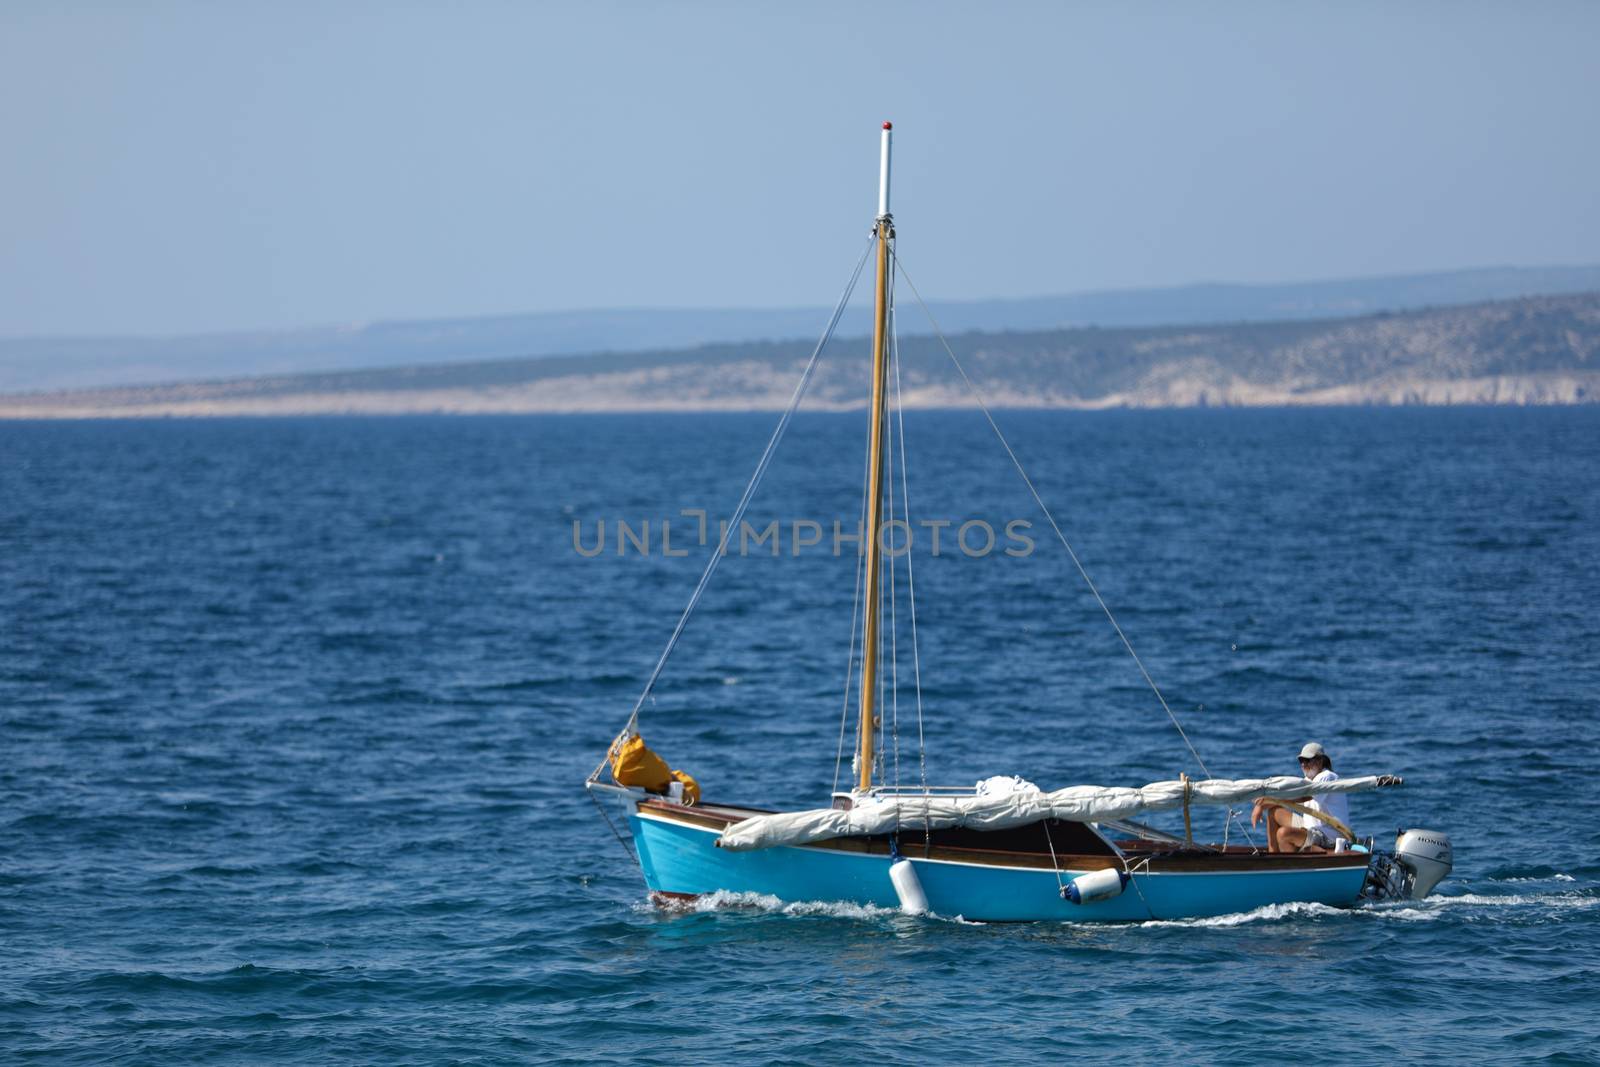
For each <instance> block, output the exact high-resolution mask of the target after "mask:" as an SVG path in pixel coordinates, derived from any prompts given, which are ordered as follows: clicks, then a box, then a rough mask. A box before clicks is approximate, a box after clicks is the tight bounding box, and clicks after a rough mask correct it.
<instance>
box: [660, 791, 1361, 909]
mask: <svg viewBox="0 0 1600 1067" xmlns="http://www.w3.org/2000/svg"><path fill="white" fill-rule="evenodd" d="M629 823H630V827H631V829H632V831H633V839H634V843H635V845H636V846H637V848H638V853H639V863H640V866H641V867H642V868H643V871H644V878H645V884H646V885H647V886H648V887H649V888H650V891H651V892H652V893H653V894H664V895H670V896H682V897H694V896H703V895H707V894H711V893H715V892H718V891H722V892H729V893H757V894H764V895H768V896H772V897H776V898H777V899H779V900H782V901H788V902H801V901H843V902H849V903H854V904H867V905H876V906H879V907H885V908H895V907H898V906H899V904H900V900H899V897H898V896H897V895H896V893H895V890H894V885H893V884H892V883H891V881H890V879H889V862H890V861H889V859H888V857H886V856H884V855H881V854H871V853H866V852H859V851H847V850H842V849H839V848H830V847H827V846H826V845H806V846H780V847H776V848H765V849H756V850H752V851H747V852H734V851H730V850H725V849H720V848H717V847H716V844H715V842H716V840H717V837H718V831H717V830H715V829H711V828H707V827H702V826H695V825H689V824H685V823H683V822H679V821H675V820H672V819H667V818H662V817H660V816H657V815H653V814H650V813H649V812H647V811H646V812H640V811H635V812H634V813H633V814H632V815H631V816H630V817H629ZM907 858H909V859H910V860H911V861H912V864H913V866H914V868H915V870H916V873H917V876H918V878H919V880H920V881H921V883H922V887H923V890H924V892H925V893H926V894H927V898H928V904H929V906H930V908H931V909H932V910H933V912H934V913H935V914H938V915H943V916H948V917H957V916H959V917H962V918H966V919H972V920H980V921H984V922H1030V921H1041V920H1060V921H1076V922H1141V921H1145V920H1149V919H1188V918H1203V917H1208V916H1215V915H1227V914H1230V913H1234V912H1242V911H1250V910H1252V909H1255V908H1259V907H1263V906H1266V905H1269V904H1285V903H1293V902H1304V903H1318V904H1327V905H1332V906H1335V907H1348V906H1351V905H1353V904H1355V902H1356V901H1357V900H1358V899H1359V897H1360V894H1361V887H1362V883H1363V882H1364V881H1365V878H1366V867H1365V865H1364V864H1363V865H1351V863H1350V862H1349V859H1348V858H1345V857H1340V859H1339V860H1337V861H1335V860H1332V859H1331V858H1330V861H1329V863H1330V865H1329V866H1326V867H1304V866H1301V867H1297V868H1295V869H1284V870H1260V869H1250V870H1237V871H1229V870H1209V871H1161V870H1153V871H1145V872H1141V873H1135V874H1134V875H1133V878H1132V880H1131V881H1130V883H1129V885H1128V887H1127V889H1126V890H1125V891H1124V892H1122V893H1121V894H1120V895H1119V896H1115V897H1112V898H1110V899H1108V900H1100V901H1094V902H1091V903H1085V904H1073V903H1071V902H1070V901H1067V900H1064V899H1062V896H1061V892H1060V882H1058V876H1057V873H1056V872H1055V871H1053V870H1041V869H1039V868H1037V867H1021V866H1018V867H1010V866H1002V865H997V864H996V863H994V862H984V863H963V862H954V861H949V860H943V859H921V858H918V857H916V856H910V857H907ZM1136 869H1137V868H1136ZM1084 873H1087V872H1086V871H1081V870H1072V869H1070V868H1068V867H1063V869H1062V871H1061V872H1060V876H1059V877H1060V880H1062V881H1070V880H1071V879H1072V878H1074V877H1076V876H1078V875H1080V874H1084Z"/></svg>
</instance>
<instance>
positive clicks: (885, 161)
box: [878, 122, 894, 219]
mask: <svg viewBox="0 0 1600 1067" xmlns="http://www.w3.org/2000/svg"><path fill="white" fill-rule="evenodd" d="M893 129H894V123H892V122H885V123H884V124H883V158H882V160H881V161H880V162H879V164H878V217H879V218H880V219H886V218H888V217H889V137H890V136H891V131H892V130H893Z"/></svg>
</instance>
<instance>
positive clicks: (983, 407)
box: [891, 252, 1211, 778]
mask: <svg viewBox="0 0 1600 1067" xmlns="http://www.w3.org/2000/svg"><path fill="white" fill-rule="evenodd" d="M891 254H893V253H892V252H891ZM895 262H896V265H897V267H898V270H899V273H900V274H902V275H904V276H905V279H906V285H908V286H910V287H911V295H912V296H914V297H916V298H917V303H918V304H920V305H922V311H923V314H925V315H927V316H928V322H929V323H931V324H932V325H933V332H934V333H935V334H936V335H937V336H938V338H939V343H940V344H941V345H943V346H944V350H945V352H946V353H947V354H948V355H949V356H950V362H952V363H954V364H955V365H956V370H958V371H960V372H961V380H962V381H964V382H966V384H967V389H968V390H970V391H971V393H972V397H973V399H974V400H976V401H977V402H978V408H979V410H980V411H982V412H983V417H984V418H985V419H987V420H988V421H989V427H990V429H992V430H994V434H995V436H996V437H998V438H999V439H1000V445H1001V447H1002V448H1004V449H1005V450H1006V455H1008V456H1010V457H1011V464H1012V466H1014V467H1016V468H1017V473H1018V474H1020V475H1021V476H1022V482H1023V484H1024V485H1026V486H1027V487H1028V492H1029V493H1031V494H1033V502H1034V503H1035V504H1037V505H1039V510H1040V511H1042V512H1044V517H1045V518H1046V519H1048V520H1049V521H1050V528H1051V529H1052V530H1054V531H1055V532H1056V537H1057V538H1058V539H1060V541H1061V544H1062V546H1063V547H1064V548H1066V550H1067V555H1068V556H1070V557H1071V558H1072V565H1073V566H1074V567H1076V568H1077V569H1078V575H1079V576H1080V577H1081V578H1082V579H1083V581H1084V584H1085V585H1087V586H1088V587H1089V592H1090V593H1092V594H1094V599H1095V602H1096V603H1098V604H1099V605H1100V610H1101V611H1103V612H1105V615H1106V619H1107V621H1109V622H1110V623H1111V628H1112V629H1113V630H1115V631H1116V632H1117V637H1118V638H1120V639H1121V641H1122V647H1123V648H1125V649H1126V650H1127V652H1128V655H1129V656H1130V657H1131V658H1132V659H1133V662H1134V665H1135V666H1136V667H1138V668H1139V673H1140V674H1141V675H1142V676H1143V677H1144V680H1145V684H1146V685H1148V686H1149V687H1150V691H1151V692H1152V693H1154V694H1155V695H1156V700H1158V701H1160V703H1161V707H1162V710H1164V711H1165V712H1166V713H1167V718H1169V719H1171V720H1172V725H1173V727H1174V728H1175V729H1176V730H1177V731H1178V736H1179V737H1181V738H1183V743H1184V745H1186V746H1187V747H1188V749H1189V754H1190V755H1191V756H1193V757H1194V761H1195V763H1197V764H1198V765H1199V766H1200V770H1201V771H1202V772H1203V773H1204V774H1205V776H1206V777H1207V778H1210V777H1211V771H1210V770H1208V769H1207V768H1206V763H1205V760H1203V759H1201V758H1200V753H1199V751H1198V750H1196V749H1195V747H1194V743H1193V742H1192V741H1190V740H1189V735H1188V734H1187V733H1185V732H1184V729H1183V726H1182V724H1180V723H1179V722H1178V716H1177V715H1175V714H1173V711H1172V708H1171V706H1170V705H1168V703H1167V698H1166V697H1165V696H1163V695H1162V693H1161V687H1160V686H1158V685H1156V681H1155V679H1154V678H1152V677H1151V676H1150V672H1149V671H1148V670H1146V669H1145V665H1144V661H1143V660H1142V659H1140V658H1139V653H1137V652H1135V651H1134V650H1133V642H1132V641H1129V640H1128V635H1127V634H1126V633H1124V632H1123V630H1122V625H1121V624H1120V623H1118V622H1117V617H1116V615H1114V614H1112V611H1111V606H1110V605H1109V604H1107V603H1106V601H1105V597H1103V596H1101V595H1100V590H1099V588H1098V587H1096V585H1095V584H1094V579H1092V578H1090V577H1089V572H1088V570H1086V569H1085V568H1084V566H1083V562H1082V561H1081V560H1080V559H1079V558H1078V553H1077V552H1076V551H1074V550H1073V547H1072V544H1071V542H1069V541H1068V540H1067V535H1066V534H1064V533H1062V532H1061V527H1060V525H1059V524H1058V523H1057V522H1056V517H1055V516H1054V515H1053V514H1051V513H1050V508H1049V507H1047V506H1046V505H1045V502H1044V498H1043V497H1042V496H1040V495H1039V490H1038V489H1036V488H1034V485H1033V479H1031V478H1029V477H1028V472H1027V471H1026V470H1024V469H1023V467H1022V461H1021V460H1020V459H1018V458H1017V454H1016V452H1014V451H1012V448H1011V442H1009V441H1007V440H1006V435H1005V434H1003V433H1001V432H1000V425H999V423H997V422H995V421H994V416H993V415H992V414H990V412H989V405H988V404H987V403H985V402H984V399H983V394H982V393H980V392H979V391H978V387H977V385H976V384H974V383H973V381H972V379H971V378H970V377H969V376H968V375H967V368H965V367H963V366H962V365H961V360H959V359H957V358H956V353H955V350H954V349H952V348H951V347H950V342H949V341H948V340H947V339H946V338H945V335H944V331H943V330H942V329H940V328H939V320H938V319H936V318H934V315H933V311H932V309H930V308H929V307H928V302H927V301H926V300H923V299H922V294H921V293H920V292H918V291H917V286H916V283H915V282H913V281H912V280H911V275H910V274H909V273H907V272H906V269H905V266H904V264H901V263H900V262H899V257H898V256H897V257H896V260H895Z"/></svg>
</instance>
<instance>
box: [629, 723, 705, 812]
mask: <svg viewBox="0 0 1600 1067" xmlns="http://www.w3.org/2000/svg"><path fill="white" fill-rule="evenodd" d="M611 777H612V779H613V780H614V781H615V782H616V783H617V784H618V785H632V786H638V787H639V788H640V789H643V790H644V791H645V792H647V793H660V794H662V795H663V796H664V795H666V793H667V792H668V791H669V790H670V789H671V788H672V783H673V782H682V783H683V802H684V803H685V804H698V803H699V802H700V783H699V782H697V781H695V780H694V778H693V777H691V776H690V775H689V774H687V773H685V772H683V771H675V770H673V769H672V768H671V767H668V766H667V761H666V760H664V759H662V758H661V757H660V756H658V755H656V754H655V753H654V752H652V751H650V749H649V748H648V747H647V746H646V745H645V743H644V738H643V737H642V736H641V735H639V734H634V735H632V736H631V737H628V738H626V739H624V740H622V741H621V743H620V744H617V745H613V746H612V749H611Z"/></svg>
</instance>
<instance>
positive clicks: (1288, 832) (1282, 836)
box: [1250, 741, 1350, 852]
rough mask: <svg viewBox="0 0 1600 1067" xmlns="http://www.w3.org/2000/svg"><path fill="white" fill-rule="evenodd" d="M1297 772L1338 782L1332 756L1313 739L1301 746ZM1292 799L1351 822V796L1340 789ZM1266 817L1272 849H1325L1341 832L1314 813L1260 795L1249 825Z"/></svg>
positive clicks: (1313, 777) (1283, 850) (1301, 850)
mask: <svg viewBox="0 0 1600 1067" xmlns="http://www.w3.org/2000/svg"><path fill="white" fill-rule="evenodd" d="M1300 773H1301V774H1303V775H1305V776H1306V777H1307V778H1309V779H1311V780H1312V781H1313V782H1337V781H1338V780H1339V776H1338V775H1337V774H1335V773H1333V760H1331V759H1329V758H1328V753H1327V750H1326V749H1324V748H1323V747H1322V746H1321V745H1319V744H1317V743H1316V742H1315V741H1312V742H1311V743H1309V744H1308V745H1306V747H1305V748H1302V749H1301V750H1300ZM1294 803H1297V804H1304V805H1305V806H1306V807H1308V808H1310V809H1311V810H1312V811H1320V812H1326V813H1327V814H1328V815H1329V816H1330V817H1331V818H1334V819H1338V820H1339V821H1340V822H1341V823H1343V824H1344V825H1346V826H1349V825H1350V800H1349V798H1348V797H1346V796H1345V795H1344V794H1343V793H1330V794H1328V795H1326V796H1321V797H1309V796H1307V797H1297V798H1295V800H1294ZM1263 815H1265V816H1266V817H1267V849H1268V850H1269V851H1272V852H1327V851H1329V850H1330V849H1332V848H1333V843H1334V841H1336V840H1338V838H1339V837H1340V833H1339V831H1338V830H1336V829H1334V827H1333V826H1332V825H1331V824H1330V823H1326V822H1323V821H1322V820H1321V819H1318V818H1317V817H1316V816H1314V815H1299V814H1296V813H1295V812H1292V811H1290V810H1289V809H1287V808H1284V807H1280V806H1279V805H1278V804H1277V803H1276V802H1275V801H1272V800H1267V799H1262V800H1258V801H1256V803H1255V807H1254V808H1252V809H1251V811H1250V825H1251V826H1254V825H1256V823H1258V822H1260V821H1261V817H1262V816H1263Z"/></svg>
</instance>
